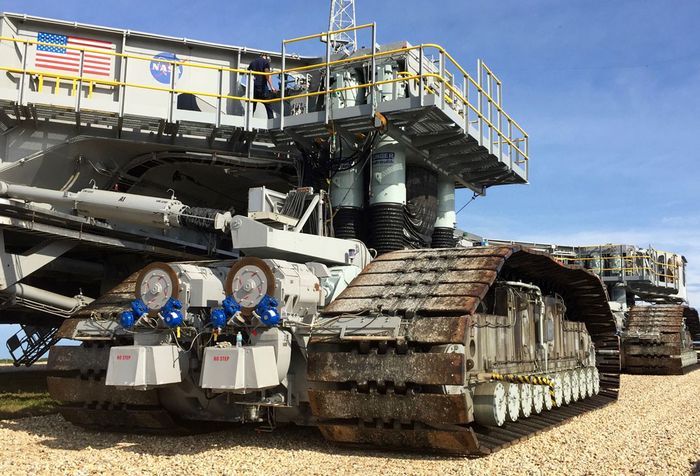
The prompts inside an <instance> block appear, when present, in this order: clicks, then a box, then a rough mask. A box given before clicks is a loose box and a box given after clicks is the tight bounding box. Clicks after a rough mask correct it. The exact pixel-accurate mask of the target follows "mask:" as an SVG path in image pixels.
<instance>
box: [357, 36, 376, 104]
mask: <svg viewBox="0 0 700 476" xmlns="http://www.w3.org/2000/svg"><path fill="white" fill-rule="evenodd" d="M371 63H372V66H371V67H372V73H371V75H370V76H371V78H372V81H371V83H372V86H370V89H369V90H370V94H371V95H372V102H371V103H370V104H372V115H374V113H375V112H376V110H377V103H378V102H379V101H377V98H378V97H380V96H381V95H379V94H377V86H376V83H377V24H376V23H372V61H371ZM358 93H359V91H358Z"/></svg>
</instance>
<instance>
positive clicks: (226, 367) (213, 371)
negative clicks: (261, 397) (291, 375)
mask: <svg viewBox="0 0 700 476" xmlns="http://www.w3.org/2000/svg"><path fill="white" fill-rule="evenodd" d="M279 383H280V380H279V377H278V374H277V361H276V359H275V349H274V348H273V347H271V346H262V347H252V346H246V347H223V348H219V347H207V348H205V349H204V358H203V359H202V373H201V376H200V379H199V386H200V387H202V388H209V389H212V390H220V391H229V392H235V393H247V392H249V391H257V390H263V389H266V388H272V387H276V386H277V385H279Z"/></svg>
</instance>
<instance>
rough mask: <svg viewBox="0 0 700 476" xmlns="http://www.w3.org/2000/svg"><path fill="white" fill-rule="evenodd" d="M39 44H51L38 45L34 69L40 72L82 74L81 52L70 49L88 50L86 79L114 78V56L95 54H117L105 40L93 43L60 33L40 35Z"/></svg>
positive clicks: (112, 46)
mask: <svg viewBox="0 0 700 476" xmlns="http://www.w3.org/2000/svg"><path fill="white" fill-rule="evenodd" d="M37 41H38V42H39V43H51V44H50V45H36V56H35V58H34V66H35V67H36V68H37V69H39V70H54V71H60V72H67V73H76V74H78V73H79V72H80V51H79V50H77V49H70V48H66V47H67V46H70V47H74V48H85V49H89V50H93V51H86V52H85V57H84V58H83V74H84V75H86V76H99V77H111V76H112V71H113V66H114V56H113V55H110V54H103V53H99V52H97V51H95V50H104V51H106V52H108V53H109V52H113V51H114V50H115V45H114V43H110V42H109V41H101V40H90V39H87V38H80V37H77V36H66V35H58V34H56V33H45V32H41V33H39V34H38V35H37Z"/></svg>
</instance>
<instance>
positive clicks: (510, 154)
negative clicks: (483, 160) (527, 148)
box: [508, 119, 515, 169]
mask: <svg viewBox="0 0 700 476" xmlns="http://www.w3.org/2000/svg"><path fill="white" fill-rule="evenodd" d="M512 143H513V121H511V120H510V119H508V157H510V168H511V169H512V168H513V155H515V150H513V146H512V145H511V144H512Z"/></svg>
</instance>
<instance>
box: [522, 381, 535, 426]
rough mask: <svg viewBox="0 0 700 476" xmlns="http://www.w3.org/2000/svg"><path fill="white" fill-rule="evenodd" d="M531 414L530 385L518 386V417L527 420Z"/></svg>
mask: <svg viewBox="0 0 700 476" xmlns="http://www.w3.org/2000/svg"><path fill="white" fill-rule="evenodd" d="M530 414H532V385H530V384H529V383H521V384H520V416H522V417H523V418H528V417H529V416H530Z"/></svg>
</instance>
